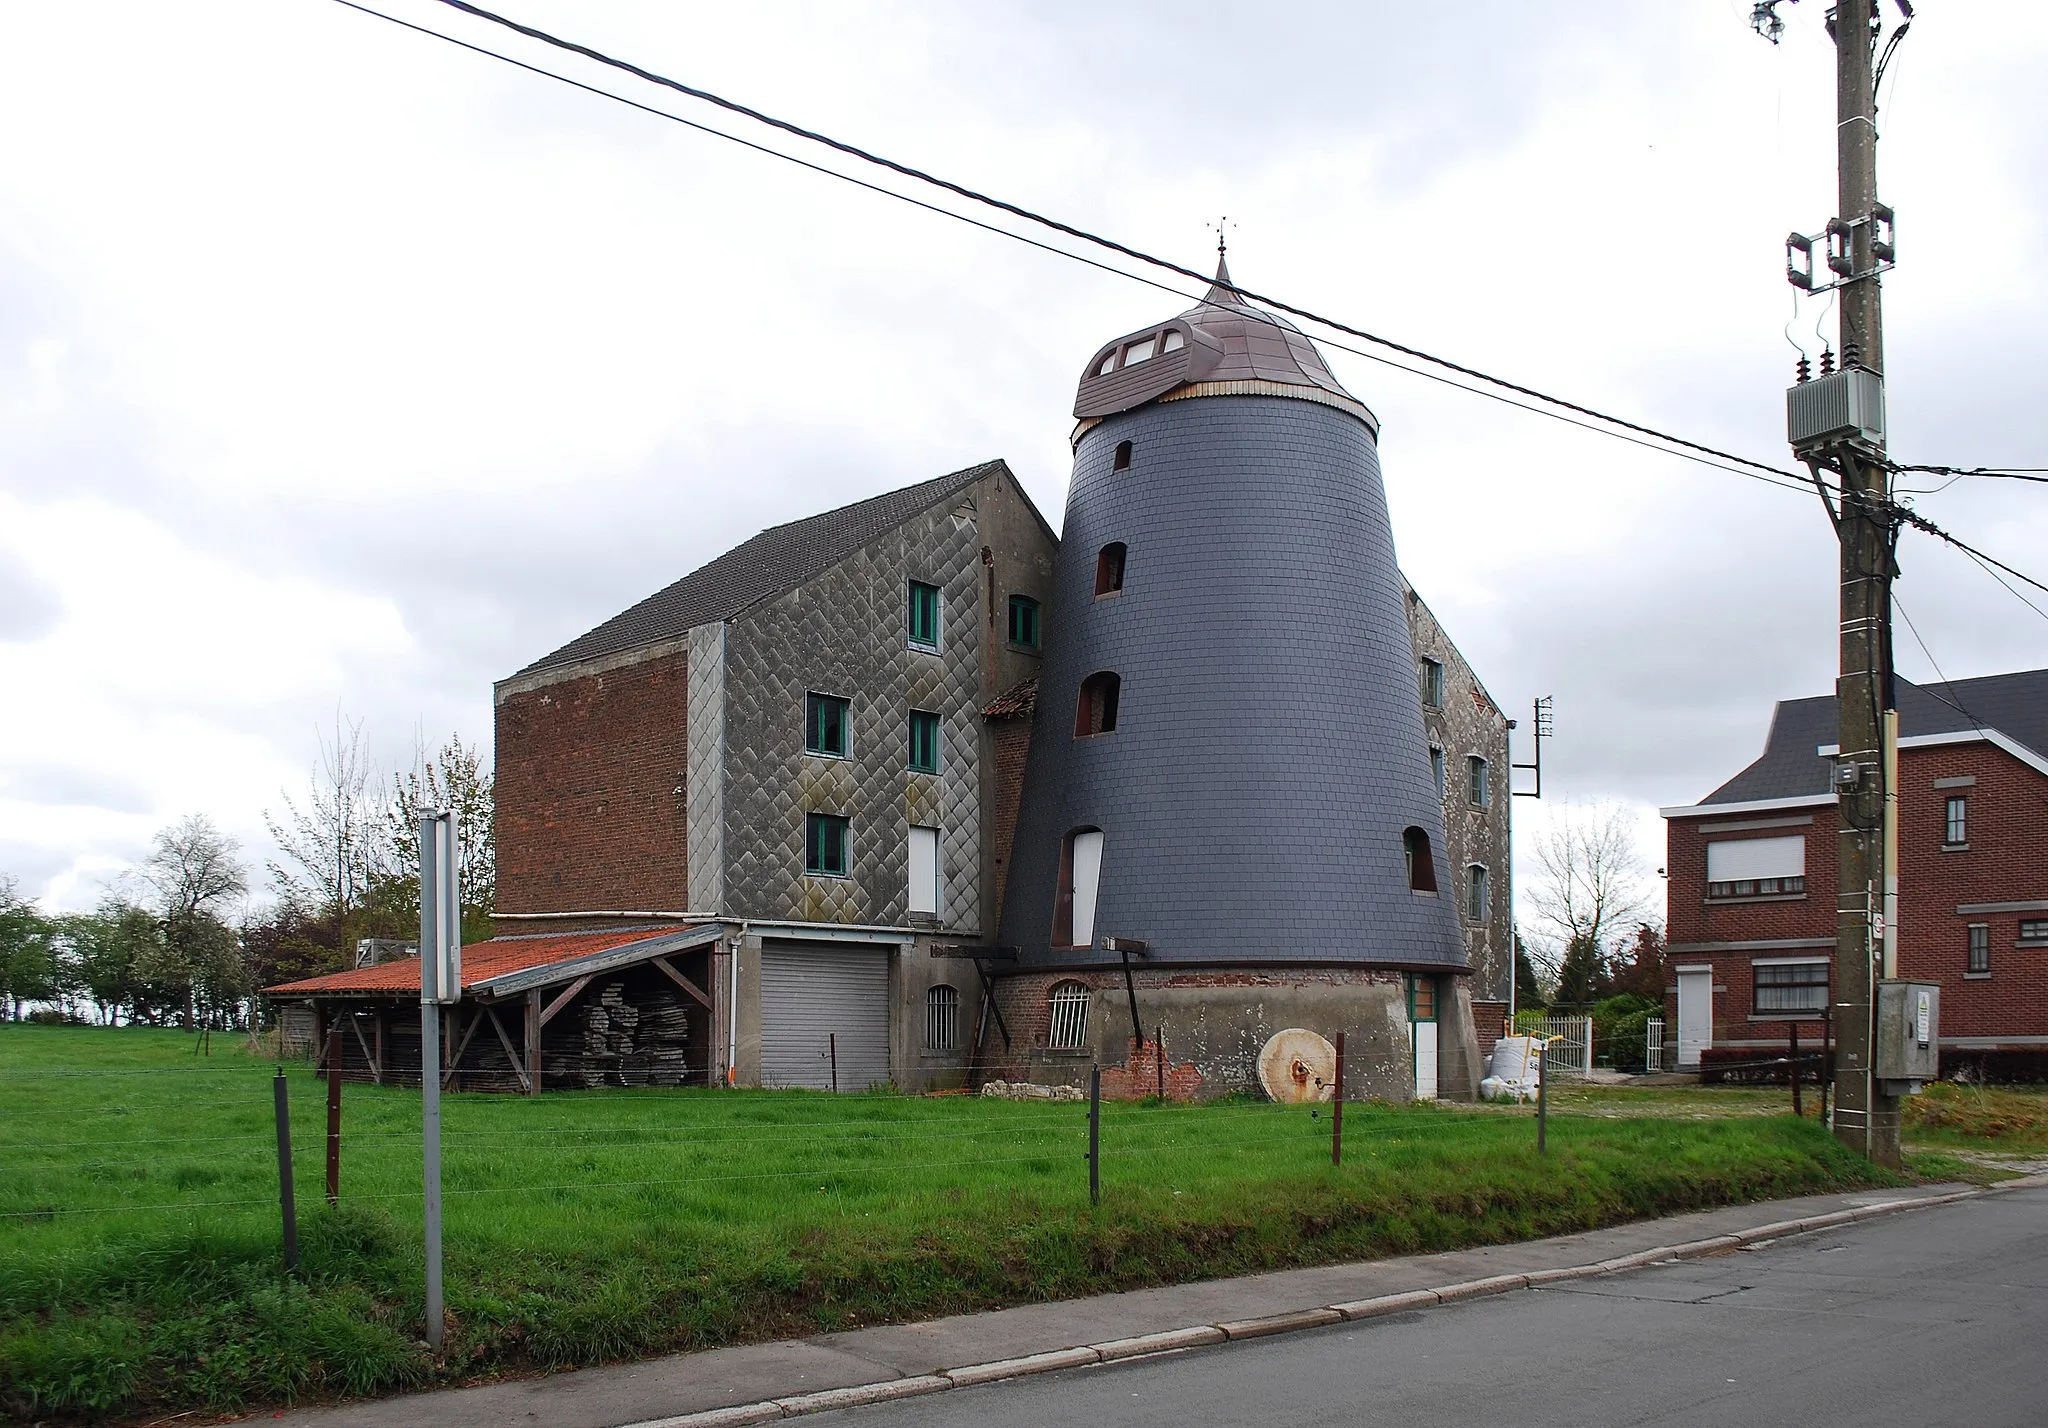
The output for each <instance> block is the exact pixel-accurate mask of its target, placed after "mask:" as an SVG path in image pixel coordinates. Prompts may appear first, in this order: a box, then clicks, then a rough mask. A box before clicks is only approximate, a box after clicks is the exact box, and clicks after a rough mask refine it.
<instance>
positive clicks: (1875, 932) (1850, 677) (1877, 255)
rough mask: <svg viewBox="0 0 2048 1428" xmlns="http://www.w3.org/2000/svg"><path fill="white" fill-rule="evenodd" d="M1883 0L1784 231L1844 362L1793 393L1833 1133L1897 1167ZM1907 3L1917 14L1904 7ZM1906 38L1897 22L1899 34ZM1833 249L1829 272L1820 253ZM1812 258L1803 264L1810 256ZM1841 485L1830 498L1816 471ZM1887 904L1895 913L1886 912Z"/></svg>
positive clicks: (1863, 11) (1826, 362) (1863, 7)
mask: <svg viewBox="0 0 2048 1428" xmlns="http://www.w3.org/2000/svg"><path fill="white" fill-rule="evenodd" d="M1877 6H1878V0H1838V3H1837V4H1836V5H1835V6H1834V7H1833V9H1831V10H1830V11H1829V12H1828V14H1829V25H1830V29H1831V32H1832V34H1833V37H1834V41H1835V119H1836V125H1835V142H1836V166H1837V202H1838V204H1839V213H1840V216H1839V217H1838V218H1836V219H1834V220H1833V221H1831V222H1830V223H1829V224H1828V226H1827V231H1826V234H1825V238H1824V239H1823V238H1821V237H1813V238H1808V237H1804V236H1802V235H1800V234H1797V233H1795V234H1793V235H1792V236H1791V238H1789V239H1788V240H1787V265H1786V267H1787V276H1788V277H1789V278H1790V280H1791V282H1792V284H1793V285H1794V286H1795V287H1798V288H1802V289H1804V290H1806V291H1808V292H1824V291H1834V292H1835V293H1836V294H1837V301H1838V304H1839V312H1840V318H1841V329H1840V341H1841V361H1842V366H1841V370H1840V371H1838V372H1837V371H1834V370H1832V368H1833V363H1832V361H1831V360H1830V354H1828V353H1825V352H1823V354H1822V356H1821V376H1820V378H1819V380H1817V381H1809V380H1808V371H1807V366H1806V363H1805V361H1804V359H1802V360H1801V362H1800V369H1799V384H1798V385H1796V386H1794V387H1793V388H1792V390H1791V391H1790V392H1789V393H1788V394H1787V415H1788V419H1789V420H1788V424H1789V427H1790V436H1791V440H1792V448H1793V451H1794V452H1795V454H1797V455H1798V456H1799V458H1800V459H1801V460H1802V461H1804V462H1806V463H1807V465H1808V466H1809V468H1810V469H1811V470H1812V471H1813V472H1814V480H1815V485H1816V487H1817V488H1818V489H1819V490H1820V492H1821V496H1822V499H1823V501H1827V502H1828V509H1829V514H1830V516H1831V517H1832V518H1833V520H1834V523H1835V530H1836V534H1837V537H1838V540H1839V545H1840V578H1841V629H1840V655H1841V666H1840V669H1841V672H1840V676H1839V677H1838V678H1837V679H1836V681H1835V705H1836V714H1837V718H1838V721H1839V723H1838V729H1839V732H1838V736H1837V745H1838V749H1837V753H1836V755H1835V769H1834V788H1835V794H1836V798H1837V811H1838V814H1839V818H1838V823H1839V826H1838V829H1837V837H1838V846H1837V856H1836V874H1837V878H1836V901H1835V959H1834V978H1833V984H1832V1013H1833V1020H1834V1025H1835V1036H1836V1053H1835V1056H1836V1060H1835V1066H1836V1073H1835V1078H1836V1100H1835V1112H1834V1118H1833V1125H1834V1132H1835V1136H1836V1138H1837V1139H1839V1140H1841V1141H1843V1142H1844V1143H1845V1144H1848V1145H1850V1146H1853V1147H1854V1148H1855V1149H1857V1150H1859V1151H1861V1152H1863V1153H1864V1154H1865V1155H1867V1156H1868V1157H1869V1158H1870V1159H1871V1160H1873V1161H1875V1162H1876V1163H1878V1164H1879V1165H1883V1166H1888V1167H1896V1166H1897V1165H1898V1164H1899V1101H1898V1097H1896V1096H1892V1095H1887V1094H1885V1092H1884V1091H1883V1089H1882V1088H1881V1086H1880V1085H1879V1083H1878V1081H1877V1078H1876V1075H1875V1069H1874V1064H1873V1057H1874V1047H1875V1041H1876V1024H1875V1019H1874V1008H1875V1005H1876V1001H1877V982H1878V981H1879V979H1880V978H1882V977H1888V976H1891V975H1893V974H1894V973H1895V972H1896V959H1895V957H1894V956H1893V954H1892V952H1891V948H1892V947H1894V946H1895V945H1896V941H1895V939H1896V937H1897V928H1896V926H1895V925H1894V924H1895V921H1896V913H1897V905H1898V904H1897V891H1898V881H1897V877H1898V875H1897V852H1896V848H1897V844H1896V841H1895V839H1896V825H1895V813H1896V809H1897V802H1896V791H1895V789H1894V787H1893V785H1894V783H1895V782H1896V773H1897V767H1898V764H1897V752H1896V751H1897V738H1898V714H1897V708H1896V699H1895V697H1894V689H1893V679H1892V601H1891V583H1892V580H1893V578H1894V576H1895V575H1896V573H1897V571H1896V568H1895V565H1894V560H1893V553H1894V549H1895V546H1896V538H1897V532H1898V523H1897V519H1896V514H1895V507H1894V506H1893V504H1892V498H1891V472H1890V465H1889V463H1888V462H1887V460H1886V458H1885V454H1884V448H1885V422H1884V331H1883V326H1882V321H1881V311H1880V289H1879V286H1878V277H1879V275H1880V274H1881V273H1883V272H1885V271H1887V270H1888V269H1889V268H1890V267H1891V265H1892V260H1893V256H1894V251H1895V246H1894V236H1893V231H1892V213H1891V210H1890V209H1889V208H1886V207H1885V206H1884V205H1883V204H1881V203H1879V202H1878V199H1877V104H1876V76H1875V73H1874V68H1875V66H1874V63H1873V61H1874V59H1875V55H1876V46H1877V38H1878V28H1879V26H1878V13H1877ZM1899 8H1900V9H1901V11H1902V12H1903V13H1904V14H1905V15H1906V16H1907V17H1908V18H1909V19H1910V17H1911V14H1912V10H1911V7H1910V6H1909V5H1906V4H1901V5H1900V7H1899ZM1751 23H1752V24H1753V25H1754V26H1755V27H1756V29H1757V32H1758V33H1759V34H1762V35H1764V36H1765V37H1766V38H1767V39H1770V40H1771V41H1772V42H1773V43H1776V40H1777V37H1778V35H1779V33H1781V32H1782V30H1783V28H1784V26H1783V24H1782V22H1781V21H1779V20H1778V18H1777V16H1776V13H1775V5H1773V4H1769V3H1765V4H1759V5H1758V6H1757V7H1756V13H1755V14H1754V15H1753V16H1752V20H1751ZM1904 32H1905V26H1904V25H1901V26H1900V27H1899V28H1898V30H1897V31H1895V32H1894V35H1893V42H1894V43H1896V42H1897V39H1898V37H1899V36H1900V35H1903V34H1904ZM1823 242H1824V243H1825V246H1826V267H1827V270H1828V271H1829V272H1831V273H1832V274H1833V275H1834V277H1835V279H1836V280H1835V281H1833V282H1827V283H1825V284H1824V285H1821V284H1818V283H1817V282H1816V280H1817V279H1819V278H1820V277H1821V273H1820V271H1819V265H1818V263H1817V262H1816V261H1815V260H1816V256H1817V254H1816V252H1815V250H1816V248H1818V247H1820V246H1821V244H1822V243H1823ZM1802 259H1803V262H1802ZM1823 468H1825V469H1828V470H1831V471H1832V472H1833V473H1834V474H1835V477H1836V479H1837V484H1838V485H1839V488H1840V493H1839V496H1838V497H1836V499H1835V500H1833V501H1828V492H1827V489H1826V486H1825V485H1824V483H1822V481H1821V479H1820V472H1821V470H1822V469H1823ZM1888 914H1889V915H1888Z"/></svg>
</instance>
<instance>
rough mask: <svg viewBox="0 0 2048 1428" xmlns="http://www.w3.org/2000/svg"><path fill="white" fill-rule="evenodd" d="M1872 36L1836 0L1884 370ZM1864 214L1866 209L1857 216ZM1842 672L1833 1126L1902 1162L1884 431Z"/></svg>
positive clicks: (1861, 507)
mask: <svg viewBox="0 0 2048 1428" xmlns="http://www.w3.org/2000/svg"><path fill="white" fill-rule="evenodd" d="M1876 43H1877V0H1841V3H1840V4H1838V5H1837V6H1836V10H1835V119H1836V124H1835V135H1836V146H1837V156H1836V162H1837V167H1838V170H1839V173H1838V179H1837V184H1838V189H1839V198H1838V202H1839V205H1840V209H1839V211H1840V213H1841V215H1842V222H1843V224H1844V226H1845V227H1847V228H1848V233H1847V234H1846V235H1845V236H1846V239H1847V244H1846V246H1847V248H1848V250H1849V264H1848V266H1849V273H1848V274H1847V275H1846V276H1847V281H1845V282H1844V283H1843V285H1842V289H1841V292H1840V294H1839V298H1838V301H1839V305H1840V306H1839V310H1840V313H1841V342H1842V365H1843V367H1844V368H1845V369H1849V368H1854V367H1857V366H1859V365H1860V366H1862V367H1864V368H1867V369H1868V370H1869V371H1871V372H1875V373H1877V374H1878V376H1879V378H1880V379H1882V377H1883V375H1884V329H1883V325H1882V322H1881V312H1880V308H1879V298H1880V289H1879V287H1878V281H1877V274H1876V273H1875V271H1874V269H1875V268H1876V266H1877V256H1876V254H1875V253H1874V252H1873V243H1872V240H1873V238H1874V236H1875V233H1876V229H1877V226H1878V225H1877V221H1876V218H1875V214H1876V212H1877V101H1876V95H1875V93H1874V84H1873V78H1872V74H1871V61H1872V58H1873V54H1874V51H1875V48H1876ZM1859 220H1860V221H1859ZM1837 471H1838V472H1839V474H1840V477H1841V484H1842V496H1841V506H1840V509H1839V513H1838V519H1837V522H1836V525H1837V528H1838V530H1839V533H1840V537H1841V573H1842V636H1841V677H1840V678H1839V679H1838V680H1837V681H1836V683H1835V704H1836V713H1837V715H1838V716H1839V719H1840V733H1839V743H1840V745H1841V752H1840V754H1839V755H1838V758H1839V760H1840V763H1841V765H1842V766H1844V767H1848V766H1852V765H1853V767H1854V768H1855V770H1856V774H1855V782H1854V786H1853V787H1842V786H1841V779H1840V777H1839V776H1838V783H1837V786H1838V789H1839V792H1840V795H1841V802H1840V813H1841V819H1840V828H1839V838H1840V844H1841V846H1840V856H1839V857H1838V858H1837V860H1836V868H1837V882H1836V889H1837V891H1836V901H1835V977H1834V986H1835V995H1834V1000H1835V1012H1836V1018H1837V1022H1838V1025H1839V1026H1840V1028H1841V1031H1840V1037H1841V1040H1840V1044H1839V1049H1838V1050H1837V1052H1836V1055H1837V1057H1838V1060H1837V1063H1836V1064H1837V1065H1838V1066H1839V1067H1840V1071H1839V1072H1838V1073H1837V1076H1838V1081H1839V1089H1838V1093H1837V1097H1836V1101H1835V1134H1836V1136H1837V1137H1838V1138H1840V1139H1841V1140H1843V1141H1845V1142H1847V1143H1848V1144H1850V1145H1853V1146H1855V1147H1857V1148H1858V1149H1860V1150H1861V1151H1862V1152H1863V1153H1864V1154H1865V1155H1867V1156H1869V1157H1870V1159H1872V1160H1873V1161H1876V1162H1877V1163H1878V1164H1879V1165H1884V1166H1891V1167H1896V1166H1897V1165H1898V1163H1899V1100H1898V1097H1896V1096H1888V1095H1886V1094H1884V1092H1883V1091H1882V1090H1880V1089H1879V1087H1878V1084H1877V1080H1876V1076H1875V1073H1874V1070H1873V1062H1872V1058H1873V1045H1874V1042H1875V1039H1876V1024H1875V1021H1874V1018H1873V1008H1874V1006H1875V1004H1876V1001H1877V987H1876V983H1877V980H1878V978H1879V977H1880V976H1881V975H1882V974H1883V973H1884V972H1886V971H1888V970H1890V969H1889V968H1886V967H1884V966H1883V965H1882V964H1883V963H1884V962H1887V961H1889V960H1890V959H1889V958H1887V957H1885V955H1884V952H1885V947H1886V944H1887V942H1888V941H1889V938H1890V929H1889V928H1888V927H1887V926H1886V923H1885V916H1884V914H1885V908H1886V902H1887V899H1886V896H1885V894H1886V893H1887V891H1889V890H1890V888H1891V886H1892V884H1891V881H1890V880H1891V878H1892V877H1893V876H1894V874H1893V872H1892V869H1891V868H1890V866H1889V863H1888V860H1887V858H1886V853H1887V851H1888V849H1887V847H1886V844H1887V842H1888V841H1889V840H1888V838H1887V837H1886V832H1887V824H1888V823H1889V821H1890V820H1889V817H1888V815H1889V813H1890V811H1891V808H1892V802H1891V790H1890V788H1889V778H1888V776H1889V775H1890V774H1891V772H1892V770H1893V769H1894V768H1895V767H1896V765H1895V762H1894V759H1893V756H1892V753H1891V743H1892V740H1893V739H1894V738H1895V737H1896V728H1897V724H1896V721H1897V718H1898V715H1897V713H1896V711H1895V705H1896V700H1895V698H1894V695H1893V688H1892V668H1891V663H1892V661H1891V654H1892V649H1891V645H1892V639H1891V636H1892V592H1891V582H1892V551H1893V536H1894V530H1895V528H1894V525H1893V521H1892V502H1891V475H1890V472H1889V470H1888V469H1887V467H1886V464H1885V461H1884V447H1883V431H1882V428H1881V427H1880V429H1879V431H1878V444H1877V449H1876V450H1875V451H1874V452H1872V451H1864V450H1860V449H1858V447H1857V446H1854V445H1844V446H1843V447H1842V448H1841V449H1840V457H1839V463H1838V466H1837Z"/></svg>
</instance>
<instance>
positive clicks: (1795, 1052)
mask: <svg viewBox="0 0 2048 1428" xmlns="http://www.w3.org/2000/svg"><path fill="white" fill-rule="evenodd" d="M1786 1025H1787V1026H1789V1027H1791V1028H1792V1114H1793V1115H1795V1116H1799V1117H1801V1118H1802V1119H1803V1118H1804V1117H1805V1115H1806V1108H1805V1107H1804V1106H1803V1105H1801V1104H1800V1100H1799V1023H1798V1022H1796V1021H1793V1022H1787V1023H1786Z"/></svg>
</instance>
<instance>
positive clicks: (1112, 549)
mask: <svg viewBox="0 0 2048 1428" xmlns="http://www.w3.org/2000/svg"><path fill="white" fill-rule="evenodd" d="M1124 548H1125V547H1124V543H1123V542H1122V541H1120V540H1113V541H1111V542H1110V543H1109V544H1108V545H1106V546H1104V547H1103V548H1102V550H1101V552H1100V553H1099V554H1097V555H1096V557H1095V596H1096V598H1097V599H1100V598H1102V597H1103V596H1104V595H1114V594H1116V593H1117V592H1118V591H1119V590H1121V589H1123V588H1124Z"/></svg>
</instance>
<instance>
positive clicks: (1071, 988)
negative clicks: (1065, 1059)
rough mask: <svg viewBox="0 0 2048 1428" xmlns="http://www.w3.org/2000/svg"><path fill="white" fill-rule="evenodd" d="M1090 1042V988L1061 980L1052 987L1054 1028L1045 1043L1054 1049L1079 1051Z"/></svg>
mask: <svg viewBox="0 0 2048 1428" xmlns="http://www.w3.org/2000/svg"><path fill="white" fill-rule="evenodd" d="M1087 1043H1088V989H1087V988H1086V987H1084V986H1082V985H1081V984H1080V983H1079V982H1061V983H1060V984H1059V985H1058V986H1056V987H1054V988H1053V989H1052V1029H1051V1031H1050V1032H1049V1033H1048V1035H1047V1036H1046V1040H1045V1044H1046V1046H1047V1047H1048V1048H1049V1049H1051V1050H1053V1051H1079V1050H1080V1049H1081V1048H1082V1047H1083V1046H1085V1045H1087Z"/></svg>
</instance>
